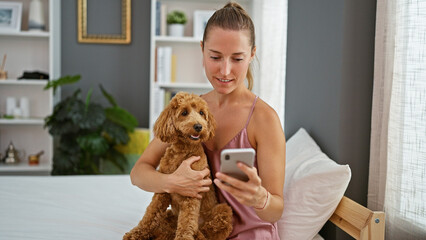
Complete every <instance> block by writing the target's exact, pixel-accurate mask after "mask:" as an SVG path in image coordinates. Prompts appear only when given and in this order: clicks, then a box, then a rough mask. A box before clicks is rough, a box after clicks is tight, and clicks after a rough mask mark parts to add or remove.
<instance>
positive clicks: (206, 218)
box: [123, 92, 232, 240]
mask: <svg viewBox="0 0 426 240" xmlns="http://www.w3.org/2000/svg"><path fill="white" fill-rule="evenodd" d="M215 126H216V122H215V120H214V118H213V116H212V114H210V112H209V110H208V107H207V103H206V102H205V101H204V100H203V99H202V98H201V97H199V96H197V95H195V94H189V93H184V92H180V93H178V94H176V96H175V97H174V98H173V99H172V100H171V101H170V104H169V105H168V106H167V107H166V108H165V109H164V110H163V112H162V113H161V114H160V116H159V118H158V119H157V121H156V122H155V125H154V135H155V136H156V137H157V138H159V139H160V140H161V141H163V142H167V143H170V144H171V145H170V146H169V147H168V148H167V150H166V153H165V154H164V156H163V157H162V158H161V160H160V166H159V169H158V171H159V172H161V173H167V174H170V173H173V172H174V171H175V170H176V169H177V168H178V167H179V165H180V164H181V163H182V161H183V160H185V159H187V158H189V157H191V156H200V157H201V159H200V160H199V161H196V162H195V163H193V164H192V166H191V167H192V169H194V170H203V169H205V168H206V167H208V163H207V157H206V155H205V153H204V150H203V147H202V145H201V143H202V142H204V141H207V140H208V139H210V138H212V137H213V136H214V128H215ZM201 195H202V196H203V198H202V199H198V198H193V197H185V196H181V195H179V194H177V193H170V194H169V193H155V194H154V196H153V198H152V201H151V203H150V205H149V206H148V208H147V209H146V212H145V215H144V217H143V219H142V220H141V221H140V222H139V224H138V226H136V227H135V228H133V229H132V230H131V231H130V232H128V233H126V234H125V235H124V238H123V239H212V240H218V239H226V237H228V235H229V234H230V233H231V231H232V210H231V208H230V207H229V206H228V205H227V204H225V203H221V204H218V202H217V199H216V195H215V190H214V188H213V184H212V185H210V191H209V192H205V193H201ZM169 205H171V210H167V208H168V207H169Z"/></svg>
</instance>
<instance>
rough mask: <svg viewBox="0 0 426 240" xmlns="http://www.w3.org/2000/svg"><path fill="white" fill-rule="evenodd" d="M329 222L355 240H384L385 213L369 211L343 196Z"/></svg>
mask: <svg viewBox="0 0 426 240" xmlns="http://www.w3.org/2000/svg"><path fill="white" fill-rule="evenodd" d="M329 220H330V221H331V222H332V223H334V224H335V225H336V226H338V227H339V228H340V229H342V230H343V231H345V232H346V233H348V234H349V235H351V236H352V237H354V238H355V239H361V240H383V239H385V213H384V212H378V211H371V210H370V209H368V208H366V207H364V206H362V205H360V204H358V203H357V202H355V201H353V200H351V199H349V198H347V197H345V196H344V197H343V198H342V200H341V201H340V203H339V205H338V206H337V208H336V211H334V213H333V215H332V216H331V217H330V219H329Z"/></svg>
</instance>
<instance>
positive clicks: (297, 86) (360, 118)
mask: <svg viewBox="0 0 426 240" xmlns="http://www.w3.org/2000/svg"><path fill="white" fill-rule="evenodd" d="M375 11H376V1H371V0H356V1H355V0H345V1H341V0H328V1H317V0H289V5H288V12H289V16H288V46H287V47H288V50H287V54H288V55H287V80H286V106H285V107H286V113H285V116H286V119H285V132H286V136H287V138H288V137H290V136H291V135H293V134H294V133H295V132H296V131H297V130H298V129H299V128H300V127H304V128H305V129H306V130H307V131H308V132H309V133H310V134H311V136H312V137H313V138H314V139H315V140H316V141H317V143H318V144H319V145H320V147H321V149H322V150H323V151H324V152H325V153H326V154H327V155H328V156H329V157H330V158H332V159H334V160H335V161H337V162H338V163H340V164H349V166H350V168H351V170H352V179H351V182H350V184H349V187H348V189H347V191H346V194H345V195H346V196H348V197H350V198H352V199H354V200H355V201H357V202H359V203H361V204H363V205H364V206H365V205H366V202H367V185H368V167H369V165H368V164H369V151H370V146H369V145H370V120H371V102H372V86H373V65H374V31H375ZM321 234H322V235H323V237H324V238H325V239H351V238H350V237H349V236H348V235H346V234H345V233H343V232H342V231H340V230H337V231H336V229H335V228H334V227H333V226H332V225H331V224H330V223H328V224H327V226H326V227H325V228H324V229H323V231H321Z"/></svg>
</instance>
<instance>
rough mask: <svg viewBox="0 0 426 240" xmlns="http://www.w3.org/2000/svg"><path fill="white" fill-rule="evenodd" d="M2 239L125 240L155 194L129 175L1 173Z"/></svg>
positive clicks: (0, 215)
mask: <svg viewBox="0 0 426 240" xmlns="http://www.w3.org/2000/svg"><path fill="white" fill-rule="evenodd" d="M0 192H1V195H0V239H44V240H49V239H55V240H57V239H105V240H106V239H122V237H123V235H124V233H126V232H127V231H129V230H130V229H131V228H132V227H134V226H136V224H137V223H138V222H139V220H140V219H141V218H142V216H143V213H144V211H145V209H146V207H147V206H148V204H149V203H150V202H151V198H152V193H147V192H145V191H142V190H140V189H138V188H137V187H135V186H133V185H132V184H131V182H130V178H129V176H128V175H118V176H67V177H62V176H61V177H53V176H51V177H22V176H20V177H0Z"/></svg>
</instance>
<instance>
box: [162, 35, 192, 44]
mask: <svg viewBox="0 0 426 240" xmlns="http://www.w3.org/2000/svg"><path fill="white" fill-rule="evenodd" d="M155 41H157V42H170V43H200V39H198V38H194V37H169V36H155Z"/></svg>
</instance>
